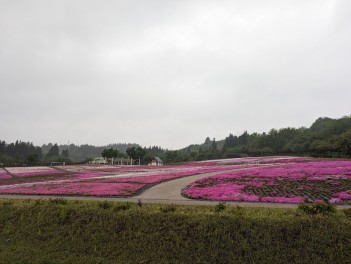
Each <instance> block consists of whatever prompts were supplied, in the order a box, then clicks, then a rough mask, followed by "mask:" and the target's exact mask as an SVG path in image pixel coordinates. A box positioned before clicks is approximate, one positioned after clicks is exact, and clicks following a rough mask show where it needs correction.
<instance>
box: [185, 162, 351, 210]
mask: <svg viewBox="0 0 351 264" xmlns="http://www.w3.org/2000/svg"><path fill="white" fill-rule="evenodd" d="M267 189H268V190H267ZM183 194H184V195H186V196H188V197H191V198H195V199H207V200H219V201H221V200H227V201H261V202H276V203H301V202H303V201H305V200H306V199H307V200H308V201H311V200H312V201H321V200H328V201H329V202H330V203H340V204H344V203H350V202H351V161H331V160H326V161H315V162H311V161H310V162H298V163H292V164H287V165H282V166H274V167H261V168H253V169H248V170H243V171H236V172H227V173H222V174H218V175H215V176H212V177H207V178H204V179H201V180H198V181H196V182H194V183H192V184H191V185H189V186H187V187H186V188H185V189H183ZM322 198H323V199H322Z"/></svg>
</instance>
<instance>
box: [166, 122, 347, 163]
mask: <svg viewBox="0 0 351 264" xmlns="http://www.w3.org/2000/svg"><path fill="white" fill-rule="evenodd" d="M246 155H248V156H267V155H298V156H306V155H307V156H313V157H328V158H351V116H345V117H342V118H340V119H332V118H328V117H321V118H318V119H317V120H316V121H315V122H314V123H313V124H312V125H311V127H310V128H305V127H301V128H291V127H288V128H282V129H279V130H277V129H271V130H270V131H269V132H268V133H262V134H260V133H252V134H249V133H248V132H247V131H244V133H243V134H241V135H239V136H234V135H232V134H229V135H228V136H227V137H226V138H225V139H224V140H221V141H218V142H216V140H215V139H212V140H211V139H210V138H209V137H207V138H206V140H205V142H204V143H203V144H201V145H190V146H189V147H187V148H184V149H182V150H177V151H168V152H166V153H165V155H164V159H165V161H166V162H168V163H172V162H182V161H189V160H206V159H219V158H235V157H241V156H246Z"/></svg>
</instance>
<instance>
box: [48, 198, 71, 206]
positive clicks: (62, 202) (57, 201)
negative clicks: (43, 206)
mask: <svg viewBox="0 0 351 264" xmlns="http://www.w3.org/2000/svg"><path fill="white" fill-rule="evenodd" d="M48 203H49V204H53V205H65V204H67V201H66V200H65V199H63V198H56V199H51V198H50V199H49V201H48Z"/></svg>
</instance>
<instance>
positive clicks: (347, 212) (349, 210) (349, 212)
mask: <svg viewBox="0 0 351 264" xmlns="http://www.w3.org/2000/svg"><path fill="white" fill-rule="evenodd" d="M342 212H343V213H344V214H345V215H346V216H347V217H349V218H351V208H347V209H343V210H342Z"/></svg>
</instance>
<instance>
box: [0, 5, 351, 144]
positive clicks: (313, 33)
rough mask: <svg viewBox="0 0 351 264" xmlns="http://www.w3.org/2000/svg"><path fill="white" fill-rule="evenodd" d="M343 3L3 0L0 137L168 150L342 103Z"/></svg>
mask: <svg viewBox="0 0 351 264" xmlns="http://www.w3.org/2000/svg"><path fill="white" fill-rule="evenodd" d="M350 14H351V1H349V0H344V1H332V0H329V1H328V0H325V1H323V0H303V1H302V0H301V1H300V0H292V1H283V0H276V1H262V0H242V1H205V0H199V1H189V0H187V1H185V0H184V1H181V0H180V1H170V0H169V1H167V0H159V1H152V0H148V1H146V0H144V1H142V0H135V1H122V0H120V1H119V0H114V1H112V0H111V1H101V0H99V1H97V0H96V1H88V0H76V1H74V0H73V1H72V0H69V1H63V0H60V1H57V0H41V1H35V0H31V1H28V0H23V1H18V0H0V100H1V104H0V139H2V140H5V141H6V142H14V141H15V140H16V139H19V140H22V141H30V142H33V143H34V144H35V145H41V144H43V143H49V142H52V143H55V142H57V143H59V144H65V143H67V142H68V141H69V142H70V143H75V144H79V145H80V144H85V143H88V144H93V145H105V144H108V143H115V142H123V143H127V142H135V143H139V144H141V145H142V146H149V145H158V146H162V147H164V148H169V149H178V148H182V147H185V146H187V145H189V144H192V143H202V142H203V141H204V140H205V138H206V137H207V136H209V137H210V138H216V139H217V140H220V139H223V138H225V137H226V136H227V135H228V134H229V133H233V134H234V135H240V134H242V133H243V132H244V130H247V131H248V132H249V133H251V132H263V131H269V130H270V129H271V128H283V127H288V126H292V127H301V126H306V127H309V126H310V125H311V124H312V122H313V121H314V120H315V119H316V118H318V117H321V116H328V117H332V118H339V117H342V116H345V115H350V114H351V15H350Z"/></svg>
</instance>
